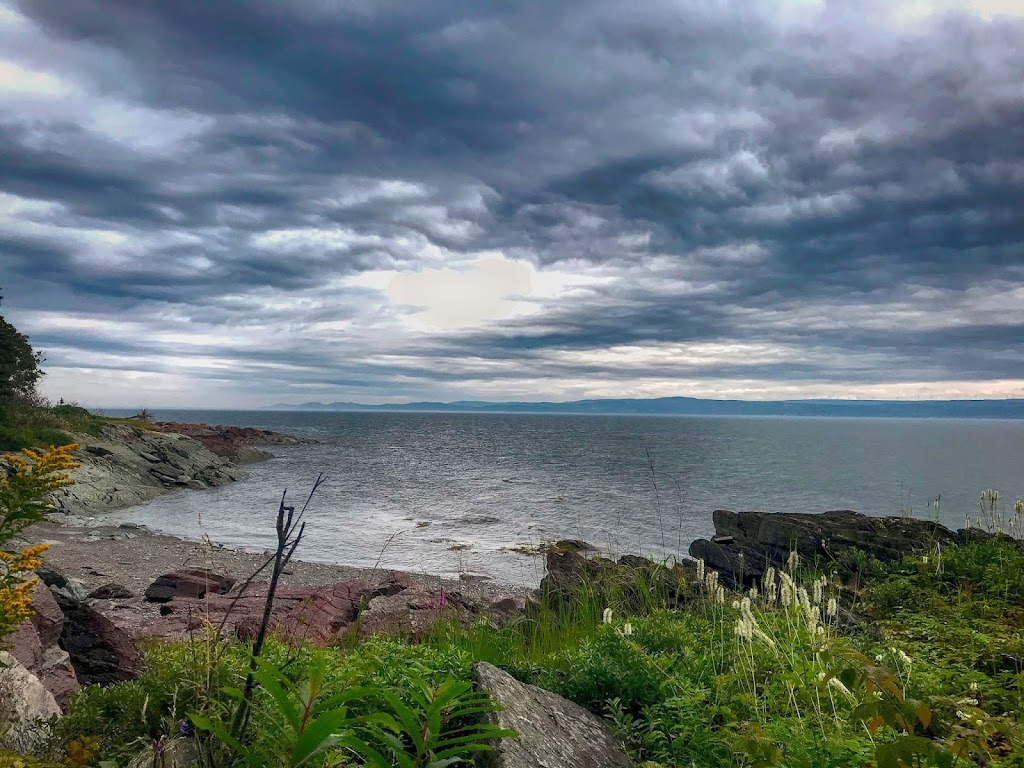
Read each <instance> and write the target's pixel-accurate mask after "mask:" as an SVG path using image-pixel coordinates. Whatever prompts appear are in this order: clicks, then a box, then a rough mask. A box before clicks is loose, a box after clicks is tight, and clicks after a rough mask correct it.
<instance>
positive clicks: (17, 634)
mask: <svg viewBox="0 0 1024 768" xmlns="http://www.w3.org/2000/svg"><path fill="white" fill-rule="evenodd" d="M4 645H5V646H9V647H8V648H6V649H5V650H8V651H10V653H11V655H12V656H14V658H16V659H17V660H18V661H20V662H21V664H22V666H23V667H25V669H27V670H28V671H29V672H31V673H33V674H35V673H36V671H38V670H39V669H40V668H41V667H42V665H43V644H42V643H41V642H40V641H39V632H38V631H37V630H36V628H35V626H34V625H33V624H32V621H31V620H29V621H23V622H21V624H19V625H18V626H17V627H15V629H14V632H12V633H11V634H10V635H8V636H7V637H5V638H4Z"/></svg>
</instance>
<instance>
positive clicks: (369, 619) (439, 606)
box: [359, 584, 463, 641]
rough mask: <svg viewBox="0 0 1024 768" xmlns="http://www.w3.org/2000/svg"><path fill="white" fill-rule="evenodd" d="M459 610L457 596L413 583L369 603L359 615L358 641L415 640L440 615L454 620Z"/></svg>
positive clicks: (432, 624) (435, 621)
mask: <svg viewBox="0 0 1024 768" xmlns="http://www.w3.org/2000/svg"><path fill="white" fill-rule="evenodd" d="M461 608H463V606H462V605H461V603H460V598H459V596H458V595H456V594H454V593H444V592H443V591H442V590H440V589H431V588H430V587H427V586H425V585H423V584H413V585H412V586H410V587H408V588H406V589H403V590H402V591H401V592H397V593H395V594H393V595H386V594H385V595H380V596H378V597H374V598H373V599H371V600H370V602H369V603H368V604H367V606H366V608H365V609H363V611H362V612H361V613H360V614H359V639H360V640H362V639H365V638H367V637H373V636H375V635H381V636H385V637H405V638H409V639H411V640H414V641H415V640H419V639H420V638H421V637H423V635H424V634H425V633H426V632H427V630H429V629H430V628H431V627H433V626H434V625H435V624H436V623H437V622H438V621H439V620H440V619H441V617H442V616H448V617H456V616H458V615H459V613H460V609H461Z"/></svg>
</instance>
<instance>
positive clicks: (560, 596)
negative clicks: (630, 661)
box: [540, 549, 694, 608]
mask: <svg viewBox="0 0 1024 768" xmlns="http://www.w3.org/2000/svg"><path fill="white" fill-rule="evenodd" d="M693 573H694V571H693V563H674V564H672V565H665V564H661V563H656V562H654V561H652V560H649V559H647V558H644V557H637V556H635V555H624V556H622V557H621V558H619V560H618V562H616V561H614V560H608V559H606V558H603V557H592V558H588V557H585V556H584V555H582V554H580V552H579V551H577V550H574V549H569V550H557V549H556V550H552V551H550V552H548V554H547V574H546V575H545V576H544V578H543V579H542V580H541V582H540V599H541V600H542V601H544V602H546V603H547V604H549V605H551V604H558V603H562V604H569V605H571V604H572V603H574V602H576V601H577V599H578V596H579V595H580V594H582V593H584V592H586V593H589V594H592V595H596V596H598V598H599V599H600V600H601V602H603V603H604V605H606V606H608V607H613V606H614V607H618V608H643V607H645V606H649V605H650V604H652V603H655V604H658V605H662V606H667V607H675V606H679V605H681V604H683V603H684V602H685V601H686V598H687V595H688V594H689V590H690V588H691V587H690V586H689V585H688V582H689V581H692V576H693Z"/></svg>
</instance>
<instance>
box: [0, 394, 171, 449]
mask: <svg viewBox="0 0 1024 768" xmlns="http://www.w3.org/2000/svg"><path fill="white" fill-rule="evenodd" d="M108 424H121V425H126V426H130V427H137V428H139V429H148V428H151V425H150V424H148V423H147V422H145V421H141V420H139V419H124V418H114V417H110V416H102V415H99V414H94V413H91V412H89V411H87V410H86V409H85V408H82V407H80V406H77V405H71V404H65V403H62V404H60V405H54V406H46V405H34V404H30V403H19V402H12V403H4V404H0V451H17V450H20V449H22V448H47V447H49V446H51V445H66V444H67V443H70V442H72V435H73V434H74V433H85V434H90V435H98V434H99V433H100V431H101V430H102V428H103V427H104V426H106V425H108Z"/></svg>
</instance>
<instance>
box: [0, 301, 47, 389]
mask: <svg viewBox="0 0 1024 768" xmlns="http://www.w3.org/2000/svg"><path fill="white" fill-rule="evenodd" d="M2 299H3V297H2V296H0V300H2ZM42 360H43V356H42V354H40V353H39V352H36V351H35V350H33V349H32V345H31V344H29V341H28V337H27V336H26V335H25V334H23V333H19V332H18V329H17V328H15V327H14V326H13V325H11V324H10V323H9V322H7V321H6V320H5V319H4V317H3V315H0V402H3V401H10V400H14V399H28V398H31V397H32V395H33V394H34V392H35V388H36V382H38V381H39V379H40V378H41V377H42V375H43V372H42V371H41V370H40V369H39V364H40V363H41V362H42Z"/></svg>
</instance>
